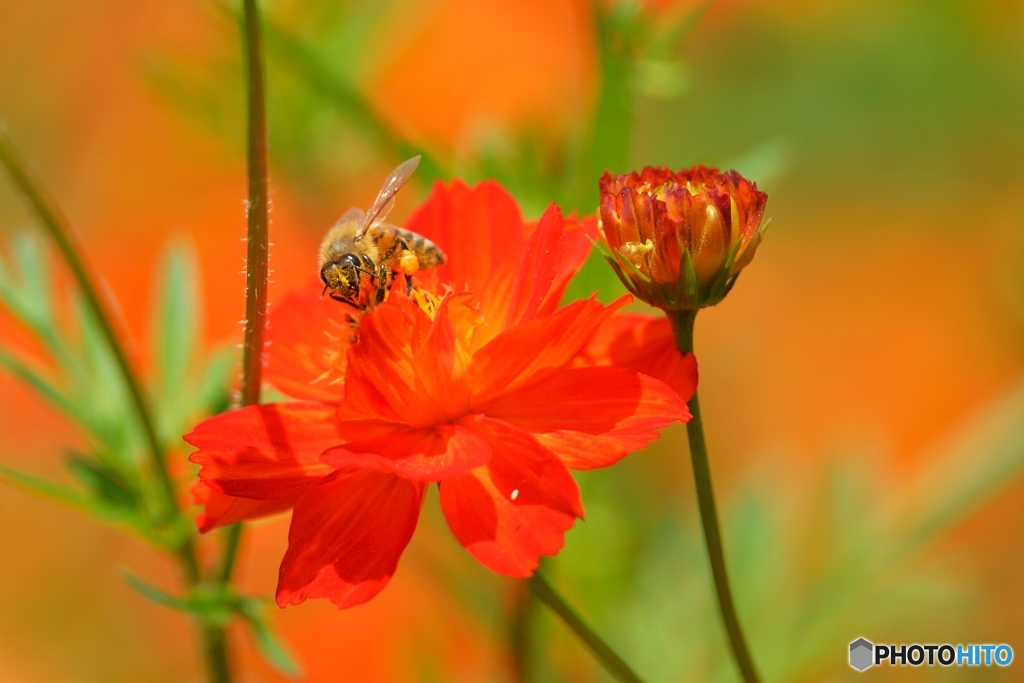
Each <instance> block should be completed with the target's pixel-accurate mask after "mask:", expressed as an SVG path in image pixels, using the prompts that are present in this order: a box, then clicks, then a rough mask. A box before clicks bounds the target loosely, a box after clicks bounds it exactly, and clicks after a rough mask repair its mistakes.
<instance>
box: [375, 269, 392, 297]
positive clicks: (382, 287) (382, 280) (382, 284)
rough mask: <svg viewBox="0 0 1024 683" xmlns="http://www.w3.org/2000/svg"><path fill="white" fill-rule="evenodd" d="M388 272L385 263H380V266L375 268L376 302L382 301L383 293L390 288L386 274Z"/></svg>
mask: <svg viewBox="0 0 1024 683" xmlns="http://www.w3.org/2000/svg"><path fill="white" fill-rule="evenodd" d="M390 272H391V271H390V269H389V268H388V265H387V264H386V263H381V264H380V268H378V270H377V279H378V280H379V282H378V283H377V297H376V303H377V304H382V303H384V295H385V294H386V293H387V291H388V289H390V286H389V284H390V283H388V274H389V273H390Z"/></svg>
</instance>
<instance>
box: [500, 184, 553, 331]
mask: <svg viewBox="0 0 1024 683" xmlns="http://www.w3.org/2000/svg"><path fill="white" fill-rule="evenodd" d="M564 252H565V236H564V234H563V230H562V212H561V210H559V208H558V207H557V206H555V205H554V204H551V205H550V206H549V207H548V208H547V210H546V211H545V212H544V215H543V216H541V217H540V220H539V221H537V226H536V228H534V230H533V232H532V233H531V234H530V239H529V240H528V241H527V243H526V249H525V251H524V252H523V257H522V259H521V260H520V262H519V269H518V270H517V271H516V276H515V279H514V280H513V282H512V291H511V299H510V301H509V307H508V311H507V313H506V317H505V326H506V327H510V326H512V325H515V324H516V323H518V322H524V321H527V320H530V319H532V318H533V317H534V315H536V313H537V309H539V308H540V305H541V303H542V302H543V301H544V297H545V296H546V295H547V293H548V290H549V289H551V283H552V282H553V281H554V279H555V275H556V274H557V273H558V268H559V266H560V265H561V262H562V254H563V253H564Z"/></svg>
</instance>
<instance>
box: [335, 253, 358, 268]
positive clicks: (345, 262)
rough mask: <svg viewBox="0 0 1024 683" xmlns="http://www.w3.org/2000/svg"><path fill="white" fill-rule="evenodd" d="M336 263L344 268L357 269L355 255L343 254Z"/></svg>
mask: <svg viewBox="0 0 1024 683" xmlns="http://www.w3.org/2000/svg"><path fill="white" fill-rule="evenodd" d="M338 263H339V264H340V265H341V266H344V267H346V268H359V257H358V256H356V255H355V254H345V255H344V256H342V257H341V259H340V260H339V261H338Z"/></svg>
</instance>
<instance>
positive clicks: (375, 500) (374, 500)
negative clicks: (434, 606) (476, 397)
mask: <svg viewBox="0 0 1024 683" xmlns="http://www.w3.org/2000/svg"><path fill="white" fill-rule="evenodd" d="M423 492H424V485H423V484H419V483H416V482H411V481H408V480H406V479H401V478H399V477H396V476H394V475H391V474H382V473H380V472H373V471H359V472H352V473H348V474H339V475H336V476H334V477H330V478H328V479H326V480H324V481H323V482H322V483H320V484H317V485H316V486H313V487H311V488H310V489H308V490H307V491H306V492H305V493H304V494H302V495H301V496H300V497H299V500H298V502H297V503H296V504H295V512H294V513H293V514H292V525H291V528H290V529H289V531H288V552H287V553H285V556H284V560H282V561H281V571H280V576H279V578H278V583H277V604H278V605H280V606H281V607H285V606H287V605H298V604H299V603H301V602H303V601H304V600H305V599H306V598H330V600H331V602H333V603H334V604H336V605H338V607H341V608H345V607H352V606H354V605H359V604H361V603H364V602H366V601H367V600H369V599H370V598H372V597H373V596H374V595H376V594H377V593H379V592H380V590H381V589H382V588H384V586H385V585H387V582H388V581H389V580H391V576H392V575H393V574H394V573H395V567H396V566H397V565H398V558H399V557H401V555H402V551H403V550H404V549H405V546H406V545H407V544H408V543H409V539H410V538H412V533H413V531H414V530H415V529H416V521H417V520H418V519H419V514H420V507H421V505H422V503H423Z"/></svg>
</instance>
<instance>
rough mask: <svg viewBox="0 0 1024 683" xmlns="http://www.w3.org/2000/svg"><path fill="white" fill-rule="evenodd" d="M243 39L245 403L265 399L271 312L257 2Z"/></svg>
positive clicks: (249, 7)
mask: <svg viewBox="0 0 1024 683" xmlns="http://www.w3.org/2000/svg"><path fill="white" fill-rule="evenodd" d="M242 11H243V15H244V16H243V27H242V30H243V40H242V47H243V50H244V53H245V69H246V84H247V86H248V87H247V93H248V103H247V104H248V139H249V142H248V161H249V200H248V203H247V208H248V232H247V239H248V241H247V243H246V244H247V247H248V258H247V259H246V268H245V338H244V342H243V347H242V405H243V406H248V405H253V404H255V403H259V402H260V382H261V377H262V372H263V339H264V332H265V329H266V315H267V275H268V270H269V267H268V261H269V249H268V247H269V237H268V225H269V222H270V221H269V216H268V201H267V113H266V102H265V97H264V88H263V74H264V66H263V42H262V40H261V38H260V16H259V8H258V7H257V5H256V0H245V2H244V3H243V7H242Z"/></svg>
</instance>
